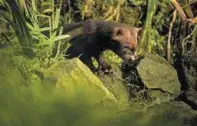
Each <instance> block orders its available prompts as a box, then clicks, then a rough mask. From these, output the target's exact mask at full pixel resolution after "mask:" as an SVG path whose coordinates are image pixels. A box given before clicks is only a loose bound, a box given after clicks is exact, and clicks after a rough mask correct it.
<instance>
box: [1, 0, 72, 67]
mask: <svg viewBox="0 0 197 126" xmlns="http://www.w3.org/2000/svg"><path fill="white" fill-rule="evenodd" d="M42 4H43V5H39V4H38V1H37V0H32V1H29V2H27V1H25V0H21V1H16V0H14V1H13V2H11V1H10V0H8V1H4V2H3V3H2V5H1V6H2V7H4V8H6V9H8V11H1V13H0V16H1V21H4V24H2V26H4V28H5V30H4V31H3V32H2V34H3V35H4V36H5V38H7V39H4V40H5V41H6V40H9V41H7V43H8V42H11V43H12V45H15V46H16V48H18V47H22V50H23V52H24V54H25V55H27V56H28V57H31V58H33V59H34V60H32V61H35V62H37V61H39V63H40V66H42V67H48V66H49V65H50V64H52V63H53V62H55V61H57V60H59V59H62V58H63V52H65V50H66V48H67V46H68V40H66V39H67V38H69V36H68V35H62V28H61V27H59V24H60V8H55V7H54V3H53V1H52V0H48V1H45V2H42ZM39 6H43V10H40V8H39ZM46 6H47V7H48V9H47V8H46ZM41 8H42V7H41ZM42 12H43V13H42ZM45 13H47V14H45ZM49 13H50V14H49ZM7 25H8V26H11V28H12V29H10V28H9V27H5V26H7ZM6 28H7V29H6ZM11 30H13V31H15V34H16V36H14V37H15V38H17V39H18V41H15V39H13V38H12V36H10V34H9V33H8V32H9V31H11ZM65 40H66V41H65ZM5 41H4V43H3V44H5ZM24 49H28V51H25V50H24ZM29 50H30V51H31V56H30V54H29V52H30V51H29ZM36 60H37V61H36Z"/></svg>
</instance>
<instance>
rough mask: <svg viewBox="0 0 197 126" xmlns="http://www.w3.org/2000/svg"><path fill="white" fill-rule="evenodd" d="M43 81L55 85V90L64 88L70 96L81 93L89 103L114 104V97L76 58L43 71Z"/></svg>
mask: <svg viewBox="0 0 197 126" xmlns="http://www.w3.org/2000/svg"><path fill="white" fill-rule="evenodd" d="M43 80H44V81H45V82H47V83H50V82H51V83H52V84H55V86H56V87H57V88H64V89H65V91H66V92H67V93H68V94H69V95H71V96H74V95H78V94H80V93H82V94H83V96H85V97H87V99H88V100H89V101H90V102H91V103H99V102H101V101H103V100H108V101H114V102H116V98H115V97H114V95H113V94H112V93H111V92H109V91H108V90H107V88H106V87H105V86H104V85H103V83H102V82H101V81H100V80H99V79H98V77H97V76H95V75H94V74H93V73H92V72H91V71H90V70H89V68H88V67H87V66H85V65H84V64H83V63H82V62H81V61H80V60H79V59H78V58H74V59H72V60H66V61H61V62H58V63H57V64H55V65H53V66H52V67H51V68H49V69H48V70H46V71H44V79H43Z"/></svg>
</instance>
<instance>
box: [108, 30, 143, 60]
mask: <svg viewBox="0 0 197 126" xmlns="http://www.w3.org/2000/svg"><path fill="white" fill-rule="evenodd" d="M141 29H142V28H136V27H115V28H114V31H113V34H112V40H113V41H116V42H118V43H120V44H121V45H122V46H123V47H124V49H128V50H129V51H130V56H129V57H130V59H131V60H135V51H136V49H137V45H138V33H139V31H140V30H141ZM127 52H128V51H127ZM123 59H128V57H126V58H123Z"/></svg>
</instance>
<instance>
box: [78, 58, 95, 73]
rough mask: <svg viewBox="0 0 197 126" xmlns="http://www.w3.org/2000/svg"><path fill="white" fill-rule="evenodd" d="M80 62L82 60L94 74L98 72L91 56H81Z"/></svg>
mask: <svg viewBox="0 0 197 126" xmlns="http://www.w3.org/2000/svg"><path fill="white" fill-rule="evenodd" d="M80 60H81V61H82V62H83V63H84V64H85V65H86V66H88V67H89V68H90V70H91V71H92V72H96V71H97V69H96V68H95V66H94V65H93V63H92V59H91V56H87V55H84V54H83V55H82V56H80Z"/></svg>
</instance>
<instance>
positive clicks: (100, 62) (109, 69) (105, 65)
mask: <svg viewBox="0 0 197 126" xmlns="http://www.w3.org/2000/svg"><path fill="white" fill-rule="evenodd" d="M96 59H97V62H98V65H99V69H100V70H101V71H102V72H103V73H104V74H110V73H112V72H113V71H112V67H111V66H110V65H109V64H108V63H106V61H105V60H104V59H103V57H102V54H100V55H98V56H96Z"/></svg>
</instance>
